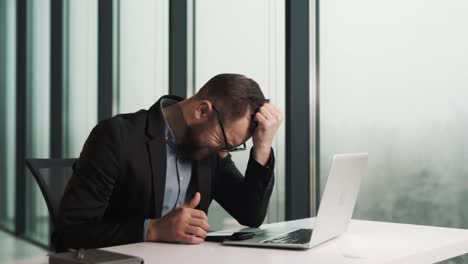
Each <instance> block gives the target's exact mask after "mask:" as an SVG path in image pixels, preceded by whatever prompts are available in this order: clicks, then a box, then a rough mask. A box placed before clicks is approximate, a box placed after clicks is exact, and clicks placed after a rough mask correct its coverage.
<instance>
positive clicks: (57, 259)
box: [49, 249, 144, 264]
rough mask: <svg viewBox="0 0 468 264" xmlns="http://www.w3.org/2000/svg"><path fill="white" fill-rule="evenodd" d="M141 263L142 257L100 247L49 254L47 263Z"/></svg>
mask: <svg viewBox="0 0 468 264" xmlns="http://www.w3.org/2000/svg"><path fill="white" fill-rule="evenodd" d="M117 263H118V264H143V263H144V261H143V259H141V258H139V257H134V256H130V255H125V254H120V253H115V252H110V251H106V250H101V249H87V250H83V249H80V250H79V251H75V252H66V253H59V254H54V255H50V256H49V264H117Z"/></svg>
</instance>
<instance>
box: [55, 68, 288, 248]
mask: <svg viewBox="0 0 468 264" xmlns="http://www.w3.org/2000/svg"><path fill="white" fill-rule="evenodd" d="M282 120H283V117H282V114H281V113H280V111H279V110H278V109H277V108H276V107H275V106H274V105H272V104H271V103H269V102H268V100H266V99H265V97H264V95H263V93H262V91H261V90H260V88H259V86H258V84H257V83H256V82H255V81H253V80H252V79H249V78H247V77H245V76H243V75H238V74H220V75H217V76H215V77H213V78H212V79H210V80H209V81H208V82H207V83H206V84H205V85H204V86H203V87H202V88H201V89H200V91H199V92H198V93H197V94H196V95H194V96H192V97H190V98H188V99H185V100H183V99H181V98H178V97H175V96H163V97H162V98H160V99H159V100H158V101H157V102H156V103H155V104H154V105H153V106H152V107H151V108H150V109H149V110H140V111H138V112H136V113H131V114H121V115H117V116H115V117H113V118H111V119H108V120H104V121H102V122H100V123H99V124H98V125H97V126H96V127H95V128H94V129H93V130H92V132H91V134H90V135H89V137H88V139H87V140H86V143H85V144H84V146H83V150H82V152H81V154H80V157H79V159H78V161H77V162H76V163H75V164H74V166H73V176H72V177H71V179H70V181H69V183H68V185H67V188H66V190H65V193H64V196H63V199H62V201H61V205H60V210H59V217H58V225H57V227H56V230H55V231H54V234H53V236H52V241H53V244H54V246H55V248H56V250H57V251H63V250H66V249H67V248H97V247H106V246H113V245H119V244H127V243H135V242H141V241H167V242H179V243H188V244H198V243H202V242H203V241H204V238H205V237H206V235H207V231H208V229H209V225H208V218H207V215H206V214H207V212H208V207H209V205H210V203H211V201H212V200H213V199H215V200H216V201H217V202H218V203H219V204H220V205H221V206H223V207H224V208H225V209H226V210H227V211H228V212H229V213H230V214H231V215H232V216H233V217H234V218H235V219H236V220H237V221H238V222H239V223H240V224H243V225H247V226H255V227H256V226H259V225H261V223H262V222H263V220H264V218H265V215H266V211H267V207H268V202H269V199H270V195H271V192H272V189H273V183H274V177H273V167H274V156H273V150H272V148H271V144H272V140H273V137H274V135H275V134H276V132H277V129H278V127H279V126H280V124H281V122H282ZM249 138H252V141H253V147H252V149H251V150H250V158H249V161H248V166H247V170H246V172H245V177H244V176H243V175H242V174H241V173H240V172H239V171H238V170H237V168H236V166H235V165H234V163H233V161H232V160H231V156H230V155H229V152H231V151H237V150H243V149H245V142H246V141H247V140H248V139H249Z"/></svg>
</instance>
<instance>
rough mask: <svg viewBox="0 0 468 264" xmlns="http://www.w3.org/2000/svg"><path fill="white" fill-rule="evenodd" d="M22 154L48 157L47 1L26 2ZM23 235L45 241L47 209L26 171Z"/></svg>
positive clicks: (47, 232) (48, 9)
mask: <svg viewBox="0 0 468 264" xmlns="http://www.w3.org/2000/svg"><path fill="white" fill-rule="evenodd" d="M27 38H28V42H27V56H26V57H27V60H28V61H27V91H26V93H27V96H26V102H27V104H26V105H27V111H26V115H27V117H26V120H27V124H26V157H28V158H48V157H49V148H50V147H49V146H50V126H49V124H50V121H49V119H50V0H28V1H27ZM26 206H27V208H26V235H27V236H28V237H30V238H31V239H34V240H36V241H38V242H40V243H43V244H48V242H49V236H48V235H49V217H48V216H49V212H48V210H47V206H46V204H45V202H44V198H43V197H42V194H41V191H40V190H39V188H38V187H37V184H36V182H35V181H34V179H33V177H32V175H31V174H30V173H27V174H26Z"/></svg>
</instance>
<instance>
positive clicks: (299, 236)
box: [262, 229, 312, 244]
mask: <svg viewBox="0 0 468 264" xmlns="http://www.w3.org/2000/svg"><path fill="white" fill-rule="evenodd" d="M311 236H312V229H298V230H296V231H292V232H289V233H286V234H284V235H280V236H276V237H273V238H270V239H267V240H264V241H263V242H262V243H274V244H305V243H309V242H310V237H311Z"/></svg>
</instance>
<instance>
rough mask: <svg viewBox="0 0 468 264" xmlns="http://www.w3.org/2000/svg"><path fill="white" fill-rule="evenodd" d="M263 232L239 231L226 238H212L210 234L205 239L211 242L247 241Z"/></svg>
mask: <svg viewBox="0 0 468 264" xmlns="http://www.w3.org/2000/svg"><path fill="white" fill-rule="evenodd" d="M261 232H262V231H261V230H258V231H238V232H235V233H233V234H232V235H226V236H210V234H209V233H208V236H207V237H206V238H205V241H209V242H223V241H225V240H237V241H239V240H245V239H249V238H252V237H254V236H255V235H256V234H260V233H261Z"/></svg>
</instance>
